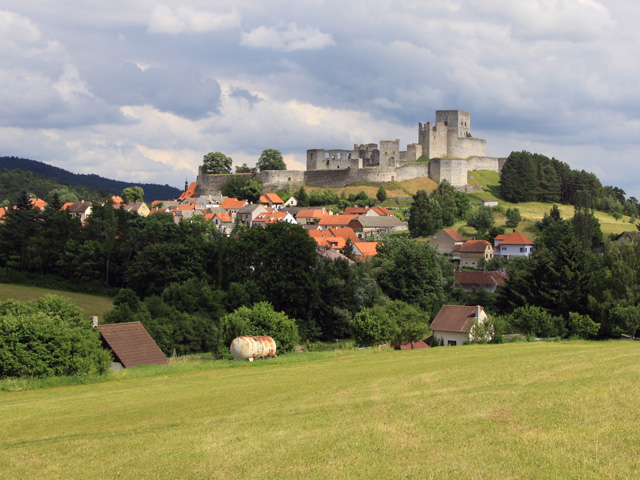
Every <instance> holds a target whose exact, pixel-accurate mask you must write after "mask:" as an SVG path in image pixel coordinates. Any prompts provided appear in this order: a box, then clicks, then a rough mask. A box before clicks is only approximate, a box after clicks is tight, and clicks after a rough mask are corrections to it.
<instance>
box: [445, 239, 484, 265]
mask: <svg viewBox="0 0 640 480" xmlns="http://www.w3.org/2000/svg"><path fill="white" fill-rule="evenodd" d="M453 255H454V256H455V257H458V258H459V259H460V266H461V267H471V268H478V262H479V261H480V259H482V258H483V259H484V260H485V261H486V262H488V261H489V260H491V259H492V258H493V247H492V246H491V244H490V243H489V242H487V241H486V240H467V241H466V242H464V243H463V244H462V245H456V246H455V247H454V249H453Z"/></svg>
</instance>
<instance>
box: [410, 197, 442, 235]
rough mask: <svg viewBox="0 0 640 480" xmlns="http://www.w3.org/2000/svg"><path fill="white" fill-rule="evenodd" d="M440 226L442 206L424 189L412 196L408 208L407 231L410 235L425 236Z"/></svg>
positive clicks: (434, 231) (431, 233)
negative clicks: (411, 201)
mask: <svg viewBox="0 0 640 480" xmlns="http://www.w3.org/2000/svg"><path fill="white" fill-rule="evenodd" d="M441 228H442V208H440V204H439V203H438V202H437V201H436V200H435V199H433V198H430V197H429V195H428V194H427V192H426V191H425V190H418V191H417V192H416V194H415V195H414V196H413V204H412V205H411V208H410V210H409V232H410V233H411V236H412V237H427V236H430V235H433V234H434V233H436V232H437V231H438V230H440V229H441Z"/></svg>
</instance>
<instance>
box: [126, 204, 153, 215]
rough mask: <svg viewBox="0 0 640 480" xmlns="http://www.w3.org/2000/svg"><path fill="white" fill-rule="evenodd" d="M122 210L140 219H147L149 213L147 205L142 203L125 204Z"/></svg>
mask: <svg viewBox="0 0 640 480" xmlns="http://www.w3.org/2000/svg"><path fill="white" fill-rule="evenodd" d="M122 208H123V209H124V210H126V211H127V212H133V213H137V214H138V215H140V216H141V217H147V216H149V214H150V213H151V210H149V207H147V204H146V203H144V202H131V203H127V204H126V205H123V206H122Z"/></svg>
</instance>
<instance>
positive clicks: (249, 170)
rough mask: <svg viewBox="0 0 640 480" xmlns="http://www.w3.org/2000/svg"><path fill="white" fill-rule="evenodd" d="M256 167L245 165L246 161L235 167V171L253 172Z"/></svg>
mask: <svg viewBox="0 0 640 480" xmlns="http://www.w3.org/2000/svg"><path fill="white" fill-rule="evenodd" d="M255 171H256V169H255V168H251V167H247V164H246V163H243V164H242V165H240V166H239V167H236V173H255Z"/></svg>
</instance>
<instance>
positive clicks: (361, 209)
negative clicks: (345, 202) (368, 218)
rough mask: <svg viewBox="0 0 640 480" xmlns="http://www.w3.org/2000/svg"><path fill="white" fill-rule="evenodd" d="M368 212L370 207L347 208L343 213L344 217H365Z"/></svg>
mask: <svg viewBox="0 0 640 480" xmlns="http://www.w3.org/2000/svg"><path fill="white" fill-rule="evenodd" d="M368 211H369V208H368V207H347V208H345V209H344V212H343V213H344V215H364V214H365V213H367V212H368Z"/></svg>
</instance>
